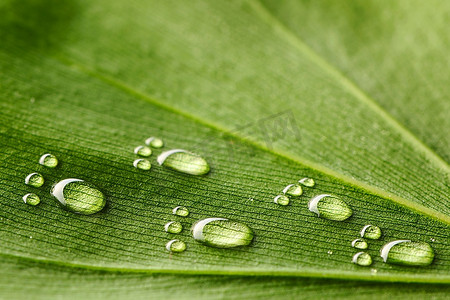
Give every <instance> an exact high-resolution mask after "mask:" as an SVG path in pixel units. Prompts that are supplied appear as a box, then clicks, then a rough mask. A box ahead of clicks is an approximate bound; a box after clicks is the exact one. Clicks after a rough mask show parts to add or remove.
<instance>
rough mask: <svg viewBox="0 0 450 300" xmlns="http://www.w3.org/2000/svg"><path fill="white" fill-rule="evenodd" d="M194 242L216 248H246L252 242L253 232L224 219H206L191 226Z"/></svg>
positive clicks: (241, 224) (237, 223) (244, 226)
mask: <svg viewBox="0 0 450 300" xmlns="http://www.w3.org/2000/svg"><path fill="white" fill-rule="evenodd" d="M192 235H193V237H194V239H195V240H196V241H199V242H202V243H204V244H205V245H208V246H211V247H216V248H233V247H238V246H247V245H249V244H250V243H251V242H252V240H253V236H254V235H253V231H252V230H251V229H250V228H249V227H248V226H247V225H245V224H243V223H239V222H235V221H231V220H228V219H224V218H208V219H204V220H200V221H197V222H196V223H195V224H194V225H193V226H192Z"/></svg>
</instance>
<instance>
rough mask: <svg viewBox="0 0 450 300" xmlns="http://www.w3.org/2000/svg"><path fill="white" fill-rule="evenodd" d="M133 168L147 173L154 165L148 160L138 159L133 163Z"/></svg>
mask: <svg viewBox="0 0 450 300" xmlns="http://www.w3.org/2000/svg"><path fill="white" fill-rule="evenodd" d="M133 166H134V167H135V168H136V169H139V170H145V171H147V170H150V169H151V167H152V164H151V163H150V162H149V161H148V160H146V159H143V158H138V159H136V160H135V161H134V162H133Z"/></svg>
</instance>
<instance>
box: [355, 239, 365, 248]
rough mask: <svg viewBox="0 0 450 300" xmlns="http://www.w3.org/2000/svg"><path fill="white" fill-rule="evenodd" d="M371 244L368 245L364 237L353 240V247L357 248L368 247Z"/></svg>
mask: <svg viewBox="0 0 450 300" xmlns="http://www.w3.org/2000/svg"><path fill="white" fill-rule="evenodd" d="M368 246H369V245H367V242H366V241H365V240H363V239H356V240H353V241H352V247H354V248H357V249H367V247H368Z"/></svg>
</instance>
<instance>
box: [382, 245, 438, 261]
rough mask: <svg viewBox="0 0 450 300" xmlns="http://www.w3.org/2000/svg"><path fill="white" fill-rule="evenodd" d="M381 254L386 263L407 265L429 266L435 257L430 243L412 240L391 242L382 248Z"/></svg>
mask: <svg viewBox="0 0 450 300" xmlns="http://www.w3.org/2000/svg"><path fill="white" fill-rule="evenodd" d="M380 255H381V257H382V258H383V261H384V262H386V263H389V264H396V265H407V266H428V265H430V264H431V263H432V262H433V259H434V251H433V248H431V246H430V245H429V244H428V243H425V242H411V241H410V240H398V241H392V242H389V243H387V244H386V245H384V246H383V247H382V248H381V250H380Z"/></svg>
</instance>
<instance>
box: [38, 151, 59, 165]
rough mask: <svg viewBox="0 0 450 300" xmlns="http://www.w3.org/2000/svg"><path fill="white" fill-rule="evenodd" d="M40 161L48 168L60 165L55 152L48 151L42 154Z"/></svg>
mask: <svg viewBox="0 0 450 300" xmlns="http://www.w3.org/2000/svg"><path fill="white" fill-rule="evenodd" d="M39 163H40V164H41V165H43V166H45V167H47V168H54V167H56V166H57V165H58V159H57V158H56V156H54V155H53V154H50V153H47V154H44V155H42V156H41V158H40V159H39Z"/></svg>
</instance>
